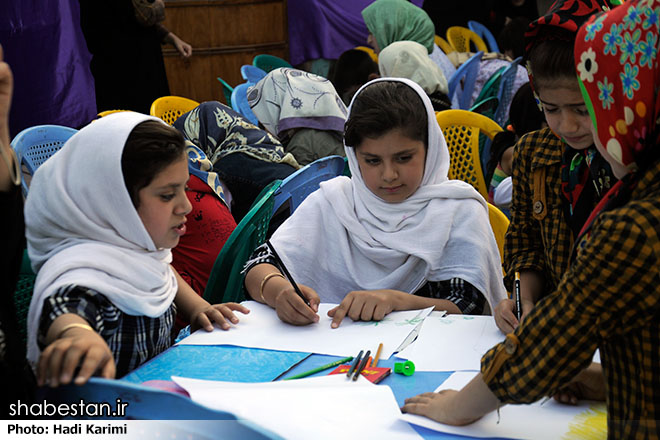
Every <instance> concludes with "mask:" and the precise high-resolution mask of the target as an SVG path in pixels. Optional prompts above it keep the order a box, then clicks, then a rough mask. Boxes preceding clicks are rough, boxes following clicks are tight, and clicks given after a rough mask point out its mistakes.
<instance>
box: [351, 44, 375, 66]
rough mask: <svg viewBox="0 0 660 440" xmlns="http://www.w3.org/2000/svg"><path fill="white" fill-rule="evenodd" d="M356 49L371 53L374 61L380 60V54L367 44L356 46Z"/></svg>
mask: <svg viewBox="0 0 660 440" xmlns="http://www.w3.org/2000/svg"><path fill="white" fill-rule="evenodd" d="M354 49H356V50H361V51H362V52H366V53H367V54H369V56H370V57H371V59H372V60H373V61H374V63H377V62H378V55H377V54H376V52H374V50H373V49H372V48H370V47H367V46H356V47H355V48H354Z"/></svg>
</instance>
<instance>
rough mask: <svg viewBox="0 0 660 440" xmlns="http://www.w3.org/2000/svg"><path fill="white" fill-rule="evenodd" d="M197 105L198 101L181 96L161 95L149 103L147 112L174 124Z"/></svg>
mask: <svg viewBox="0 0 660 440" xmlns="http://www.w3.org/2000/svg"><path fill="white" fill-rule="evenodd" d="M198 105H199V102H197V101H193V100H192V99H188V98H184V97H182V96H162V97H160V98H158V99H156V100H155V101H154V102H153V103H152V104H151V110H150V111H149V114H150V115H151V116H156V117H157V118H160V119H162V120H163V121H165V122H167V123H168V124H170V125H172V124H174V121H176V120H177V119H179V116H181V115H182V114H184V113H187V112H189V111H190V110H192V109H194V108H195V107H197V106H198Z"/></svg>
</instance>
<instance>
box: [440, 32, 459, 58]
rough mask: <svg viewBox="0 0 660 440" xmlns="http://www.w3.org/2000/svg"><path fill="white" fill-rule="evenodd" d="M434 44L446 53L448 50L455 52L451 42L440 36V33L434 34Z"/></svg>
mask: <svg viewBox="0 0 660 440" xmlns="http://www.w3.org/2000/svg"><path fill="white" fill-rule="evenodd" d="M435 44H436V46H438V47H439V48H440V49H442V51H443V52H444V53H446V54H448V53H450V52H456V50H455V49H454V48H453V47H452V45H451V44H449V42H448V41H447V40H445V39H444V38H442V37H441V36H440V35H436V36H435Z"/></svg>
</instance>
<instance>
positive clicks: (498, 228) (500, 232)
mask: <svg viewBox="0 0 660 440" xmlns="http://www.w3.org/2000/svg"><path fill="white" fill-rule="evenodd" d="M488 219H489V220H490V227H491V228H492V229H493V235H495V241H496V242H497V249H499V251H500V261H501V262H502V263H504V236H505V235H506V230H507V229H509V219H508V218H507V217H506V215H504V213H503V212H502V211H500V208H498V207H497V206H495V205H492V204H490V203H489V204H488Z"/></svg>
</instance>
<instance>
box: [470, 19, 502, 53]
mask: <svg viewBox="0 0 660 440" xmlns="http://www.w3.org/2000/svg"><path fill="white" fill-rule="evenodd" d="M468 29H470V30H471V31H472V32H474V33H475V34H477V35H479V36H480V37H481V39H482V40H486V43H488V49H490V51H491V52H499V51H500V48H499V47H497V41H496V40H495V37H494V36H493V34H492V33H491V32H490V30H488V28H487V27H486V26H484V25H483V24H481V23H479V22H478V21H474V20H470V21H468Z"/></svg>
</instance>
